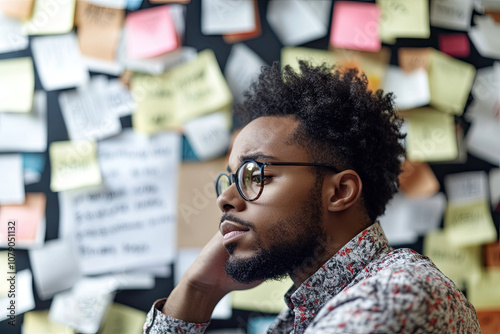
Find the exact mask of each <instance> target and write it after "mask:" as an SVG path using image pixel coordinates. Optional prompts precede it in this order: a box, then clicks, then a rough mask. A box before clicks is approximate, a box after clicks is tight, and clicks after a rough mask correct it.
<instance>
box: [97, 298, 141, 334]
mask: <svg viewBox="0 0 500 334" xmlns="http://www.w3.org/2000/svg"><path fill="white" fill-rule="evenodd" d="M145 321H146V312H142V311H139V310H136V309H134V308H132V307H129V306H125V305H122V304H117V303H113V304H111V305H110V307H109V310H108V312H107V314H106V317H105V318H104V321H103V322H104V323H103V326H102V329H101V331H100V333H101V334H115V333H121V334H135V333H140V332H141V331H142V326H143V325H144V322H145Z"/></svg>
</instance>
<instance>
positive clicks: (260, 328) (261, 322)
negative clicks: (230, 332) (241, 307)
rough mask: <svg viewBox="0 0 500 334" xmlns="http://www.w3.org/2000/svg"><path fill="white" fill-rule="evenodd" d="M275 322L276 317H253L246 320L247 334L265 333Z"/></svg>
mask: <svg viewBox="0 0 500 334" xmlns="http://www.w3.org/2000/svg"><path fill="white" fill-rule="evenodd" d="M275 320H276V317H253V318H250V319H248V328H247V330H248V331H247V334H262V333H266V332H267V329H268V328H269V326H271V324H272V323H273V322H274V321H275Z"/></svg>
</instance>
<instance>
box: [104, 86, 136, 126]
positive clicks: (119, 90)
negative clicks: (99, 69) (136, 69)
mask: <svg viewBox="0 0 500 334" xmlns="http://www.w3.org/2000/svg"><path fill="white" fill-rule="evenodd" d="M104 99H105V102H106V105H107V109H109V110H110V111H111V114H113V115H116V116H117V117H122V116H128V115H130V114H131V113H132V112H133V111H134V109H135V101H134V99H133V97H132V94H131V93H130V91H129V90H128V89H127V87H125V86H124V85H123V83H121V82H120V80H118V79H112V80H109V82H108V85H107V87H106V94H105V98H104Z"/></svg>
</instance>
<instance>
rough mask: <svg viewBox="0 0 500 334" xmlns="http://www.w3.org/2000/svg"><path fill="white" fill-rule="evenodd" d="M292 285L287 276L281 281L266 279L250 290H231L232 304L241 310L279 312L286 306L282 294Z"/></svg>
mask: <svg viewBox="0 0 500 334" xmlns="http://www.w3.org/2000/svg"><path fill="white" fill-rule="evenodd" d="M292 285H293V282H292V280H291V279H289V278H287V279H284V280H283V281H266V282H264V283H262V284H260V285H258V286H257V287H255V288H253V289H250V290H241V291H233V292H232V293H231V295H232V305H233V307H234V308H237V309H242V310H250V311H257V312H266V313H279V312H281V310H282V309H283V308H285V307H286V304H285V300H284V295H285V293H286V292H287V291H288V290H289V289H290V288H291V287H292Z"/></svg>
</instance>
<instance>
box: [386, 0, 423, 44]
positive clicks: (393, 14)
mask: <svg viewBox="0 0 500 334" xmlns="http://www.w3.org/2000/svg"><path fill="white" fill-rule="evenodd" d="M377 5H378V6H379V8H380V21H379V25H380V38H381V39H382V41H384V42H391V41H393V40H394V39H395V38H397V37H408V38H429V36H430V28H429V4H428V1H427V0H377Z"/></svg>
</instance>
